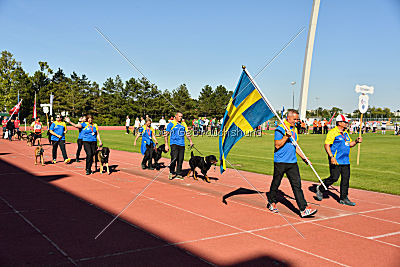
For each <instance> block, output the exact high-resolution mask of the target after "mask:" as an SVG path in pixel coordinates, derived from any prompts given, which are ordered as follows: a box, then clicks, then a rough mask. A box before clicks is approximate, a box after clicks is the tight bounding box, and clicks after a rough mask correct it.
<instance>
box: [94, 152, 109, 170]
mask: <svg viewBox="0 0 400 267" xmlns="http://www.w3.org/2000/svg"><path fill="white" fill-rule="evenodd" d="M109 158H110V149H109V148H108V147H102V148H101V149H99V150H97V151H96V155H95V169H96V170H97V162H100V173H103V165H105V166H106V168H107V173H108V174H110V167H109V166H108V159H109Z"/></svg>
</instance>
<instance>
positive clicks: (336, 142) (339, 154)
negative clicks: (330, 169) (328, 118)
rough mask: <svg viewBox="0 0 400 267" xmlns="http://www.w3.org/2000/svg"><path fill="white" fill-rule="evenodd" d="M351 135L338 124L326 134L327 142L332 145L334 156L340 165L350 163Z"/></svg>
mask: <svg viewBox="0 0 400 267" xmlns="http://www.w3.org/2000/svg"><path fill="white" fill-rule="evenodd" d="M351 141H352V140H351V138H350V135H349V133H348V132H347V131H344V132H341V131H340V130H339V128H338V127H337V126H336V127H335V128H333V129H332V130H330V131H329V132H328V134H327V136H326V139H325V144H326V145H330V147H331V151H332V154H333V156H334V157H335V158H336V161H337V163H338V164H339V165H347V164H350V159H349V155H350V142H351Z"/></svg>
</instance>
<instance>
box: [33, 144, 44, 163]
mask: <svg viewBox="0 0 400 267" xmlns="http://www.w3.org/2000/svg"><path fill="white" fill-rule="evenodd" d="M43 154H44V149H43V147H42V146H38V147H36V148H35V165H37V163H38V158H40V162H41V163H42V166H44V156H43Z"/></svg>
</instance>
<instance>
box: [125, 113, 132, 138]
mask: <svg viewBox="0 0 400 267" xmlns="http://www.w3.org/2000/svg"><path fill="white" fill-rule="evenodd" d="M130 123H131V119H129V115H128V116H126V121H125V127H126V134H129V125H130Z"/></svg>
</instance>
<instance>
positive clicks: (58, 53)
mask: <svg viewBox="0 0 400 267" xmlns="http://www.w3.org/2000/svg"><path fill="white" fill-rule="evenodd" d="M311 7H312V0H308V1H306V0H282V1H272V0H260V1H252V0H248V1H236V0H231V1H215V0H214V1H209V0H203V1H173V0H172V1H114V2H112V1H21V0H14V1H5V0H0V23H1V25H3V27H2V28H1V39H0V40H1V41H0V49H1V50H8V51H10V52H11V53H13V54H14V56H15V58H16V59H17V60H18V61H21V62H22V65H23V67H24V69H25V70H26V71H28V72H29V73H33V72H34V71H36V70H37V69H38V64H37V62H38V61H47V62H48V63H49V65H50V67H51V68H52V69H54V70H56V69H57V68H58V67H61V68H62V69H63V70H64V72H65V73H67V74H70V73H72V71H75V72H77V73H78V74H79V75H82V74H86V75H87V76H88V77H89V79H90V80H92V81H96V82H98V83H100V84H102V83H103V82H104V81H105V80H106V79H107V78H108V77H115V76H116V75H117V74H119V75H120V76H121V77H122V79H123V80H127V79H128V78H130V77H140V74H139V73H138V72H136V71H135V70H134V69H133V68H132V67H131V66H130V65H128V63H126V62H125V61H124V59H123V58H122V57H121V56H120V55H119V54H117V52H116V51H114V49H113V48H112V47H111V46H110V45H109V44H108V43H107V42H106V41H105V40H104V39H102V37H101V36H100V35H99V34H98V33H97V32H96V30H95V29H94V27H95V26H97V27H99V28H100V29H101V30H102V31H103V33H105V34H106V35H107V36H108V37H109V38H110V39H111V40H112V41H113V42H114V43H115V44H116V45H117V46H118V47H119V49H120V50H122V51H123V52H124V53H125V54H126V55H127V56H128V58H130V59H131V60H132V61H133V62H134V63H135V64H136V65H137V66H138V67H140V68H141V69H142V71H143V73H144V74H145V75H146V76H147V77H148V78H149V80H150V81H151V82H153V83H155V84H156V85H157V86H158V87H159V88H160V89H162V90H164V89H169V90H172V89H174V88H177V87H178V86H179V85H180V84H182V83H185V84H186V85H187V86H188V89H189V91H190V93H191V95H192V96H193V97H197V96H198V94H199V92H200V90H201V88H202V87H203V86H204V85H206V84H209V85H211V86H212V87H214V88H215V87H216V86H217V85H220V84H222V85H224V86H226V87H227V88H228V89H229V90H233V89H234V88H235V86H236V83H237V81H238V79H239V76H240V74H241V65H242V64H244V65H246V66H247V68H248V70H249V71H250V73H252V74H253V75H255V74H256V73H257V72H258V71H259V70H260V69H261V68H262V67H263V66H264V65H265V63H266V62H267V61H268V60H269V59H270V58H272V57H273V55H274V54H275V53H276V52H277V51H279V50H280V49H281V48H282V47H283V46H284V44H285V43H286V42H288V41H289V40H290V38H291V37H292V36H293V35H295V34H296V33H297V32H298V31H299V30H300V29H301V28H302V27H306V31H304V32H303V33H302V34H301V35H300V36H299V37H298V38H297V39H296V40H295V41H294V42H293V43H292V44H291V45H290V46H289V47H288V48H287V49H286V50H285V51H284V52H283V53H282V54H281V55H280V56H279V57H278V58H277V59H276V60H275V62H274V63H272V64H271V65H270V66H269V67H268V68H267V69H266V70H265V71H264V72H263V73H262V74H260V75H259V76H258V77H257V79H256V81H257V83H258V84H259V86H260V87H261V89H262V91H263V92H264V93H265V94H266V95H267V97H268V98H269V100H270V101H271V102H272V104H273V105H274V106H275V108H276V109H281V107H282V105H284V106H285V107H291V106H292V88H291V85H290V83H291V82H292V81H296V85H295V86H294V89H295V107H296V108H297V107H298V102H299V95H300V93H299V92H300V84H301V76H302V70H303V61H304V54H305V46H306V40H307V32H308V24H309V19H310V14H311ZM399 64H400V1H399V0H352V1H349V0H335V1H332V0H321V6H320V12H319V18H318V26H317V31H316V39H315V47H314V54H313V62H312V69H311V78H310V89H309V98H308V108H309V109H312V108H315V107H317V105H318V106H322V107H324V108H330V107H332V106H338V107H341V108H343V109H344V110H345V111H346V112H350V111H353V110H354V109H356V108H357V103H358V96H357V94H356V93H355V92H354V88H355V85H356V84H367V85H373V86H374V87H375V93H374V95H373V96H371V97H370V105H374V106H379V107H389V108H390V109H392V110H398V109H400V104H399V102H400V101H399V100H400V80H398V78H399V76H400V66H399ZM317 98H318V100H317Z"/></svg>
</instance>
